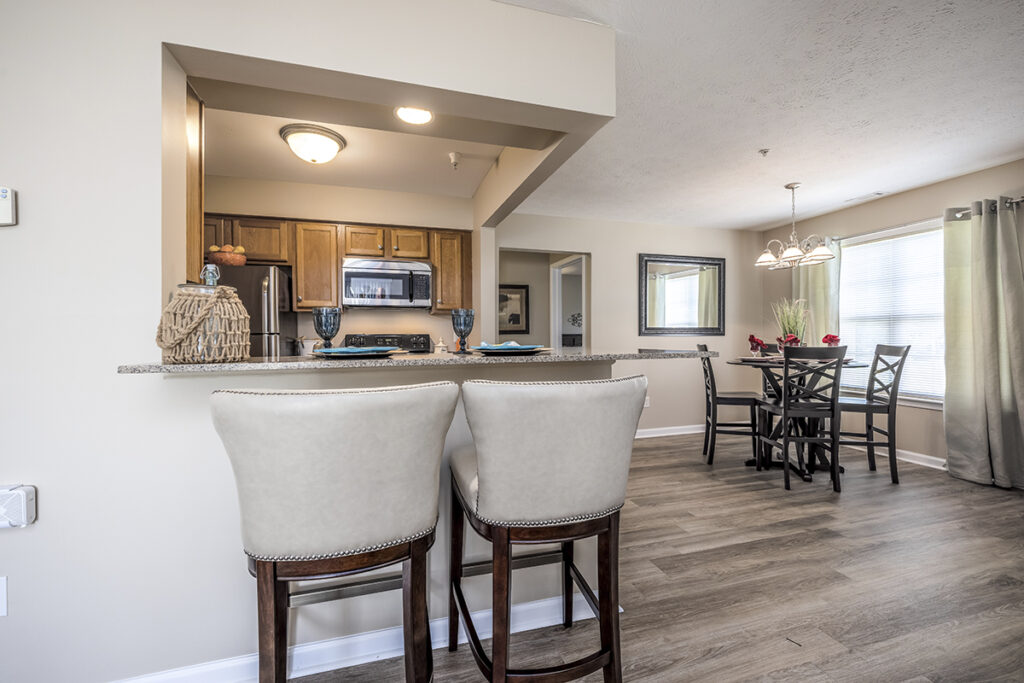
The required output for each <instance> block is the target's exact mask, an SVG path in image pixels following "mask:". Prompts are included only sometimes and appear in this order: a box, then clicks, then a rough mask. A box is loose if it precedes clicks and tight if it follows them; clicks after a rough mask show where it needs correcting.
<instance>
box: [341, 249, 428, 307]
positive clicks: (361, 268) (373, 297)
mask: <svg viewBox="0 0 1024 683" xmlns="http://www.w3.org/2000/svg"><path fill="white" fill-rule="evenodd" d="M431 277H432V272H431V268H430V264H429V263H421V262H419V261H395V260H392V259H388V260H376V259H356V258H347V259H345V260H344V261H342V263H341V281H342V284H341V286H342V289H341V304H342V305H343V306H371V307H388V308H430V291H431Z"/></svg>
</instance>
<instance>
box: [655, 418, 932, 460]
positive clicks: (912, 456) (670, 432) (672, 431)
mask: <svg viewBox="0 0 1024 683" xmlns="http://www.w3.org/2000/svg"><path fill="white" fill-rule="evenodd" d="M703 433H704V425H676V426H674V427H651V428H649V429H638V430H636V438H638V439H653V438H655V437H659V436H676V435H679V434H703ZM846 448H853V449H854V450H858V451H864V452H865V453H866V452H867V449H866V448H864V447H863V446H846ZM879 453H881V454H882V455H883V457H886V458H887V457H889V454H888V451H887V450H886V449H885V448H884V447H882V448H877V449H875V457H876V458H877V457H878V454H879ZM896 459H897V460H902V461H904V462H910V463H913V464H915V465H921V466H923V467H931V468H932V469H936V470H945V469H946V461H945V460H943V459H942V458H936V457H935V456H934V455H926V454H924V453H916V452H914V451H907V450H904V449H902V448H897V449H896Z"/></svg>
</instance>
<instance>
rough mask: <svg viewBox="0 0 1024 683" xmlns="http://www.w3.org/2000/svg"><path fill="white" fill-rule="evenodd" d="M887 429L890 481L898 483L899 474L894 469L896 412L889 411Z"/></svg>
mask: <svg viewBox="0 0 1024 683" xmlns="http://www.w3.org/2000/svg"><path fill="white" fill-rule="evenodd" d="M885 426H886V428H887V429H888V430H889V474H891V475H892V483H894V484H898V483H900V475H899V472H898V471H897V469H896V414H895V413H889V420H888V422H887V423H886V425H885Z"/></svg>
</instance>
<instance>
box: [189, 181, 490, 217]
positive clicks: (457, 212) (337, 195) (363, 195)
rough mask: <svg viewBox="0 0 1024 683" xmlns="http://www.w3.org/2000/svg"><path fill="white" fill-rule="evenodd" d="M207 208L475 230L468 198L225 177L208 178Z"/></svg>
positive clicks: (270, 214) (216, 211)
mask: <svg viewBox="0 0 1024 683" xmlns="http://www.w3.org/2000/svg"><path fill="white" fill-rule="evenodd" d="M206 210H207V211H208V212H210V213H241V214H249V215H256V216H279V217H282V218H304V219H306V220H311V221H313V220H316V221H336V222H339V223H341V222H345V221H351V222H353V223H384V224H394V225H415V226H421V227H426V228H448V229H454V230H472V229H473V205H472V202H471V200H469V199H461V198H459V197H444V196H441V195H428V194H414V193H411V192H391V191H387V190H369V189H365V188H360V187H338V186H336V185H312V184H307V183H286V182H280V181H273V180H252V179H249V178H227V177H224V176H207V178H206Z"/></svg>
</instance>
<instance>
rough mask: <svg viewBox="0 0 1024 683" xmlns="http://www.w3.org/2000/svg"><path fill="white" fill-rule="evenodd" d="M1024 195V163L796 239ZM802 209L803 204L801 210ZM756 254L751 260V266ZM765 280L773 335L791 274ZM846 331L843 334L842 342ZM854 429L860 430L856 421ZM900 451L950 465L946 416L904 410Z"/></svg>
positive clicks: (823, 219)
mask: <svg viewBox="0 0 1024 683" xmlns="http://www.w3.org/2000/svg"><path fill="white" fill-rule="evenodd" d="M1022 194H1024V159H1021V160H1020V161H1014V162H1012V163H1009V164H1003V165H1001V166H996V167H994V168H990V169H987V170H984V171H978V172H977V173H970V174H968V175H964V176H960V177H958V178H953V179H951V180H944V181H942V182H940V183H934V184H932V185H926V186H925V187H919V188H917V189H914V190H908V191H907V192H900V193H899V194H894V195H891V196H888V197H882V198H881V199H877V200H875V201H873V202H868V203H866V204H860V205H858V206H853V207H850V208H849V209H844V210H842V211H835V212H833V213H829V214H825V215H823V216H817V217H815V218H810V219H808V220H805V221H800V222H798V223H797V224H796V229H797V234H798V235H802V236H806V235H810V234H812V233H816V234H818V235H822V236H828V237H852V236H855V235H863V234H867V233H871V232H877V231H879V230H884V229H886V228H892V227H897V226H901V225H908V224H910V223H916V222H918V221H922V220H926V219H928V218H936V217H940V216H942V212H943V210H945V209H946V208H949V207H954V206H970V204H971V202H973V201H976V200H979V199H986V198H989V199H993V198H997V197H998V196H1000V195H1007V196H1011V197H1019V196H1021V195H1022ZM797 206H798V208H799V204H798V205H797ZM788 236H789V226H786V227H783V228H777V229H775V230H773V231H768V232H764V233H762V234H761V235H760V237H759V238H758V241H757V245H758V246H757V251H760V250H762V249H764V244H765V243H767V242H768V240H770V239H780V240H785V239H786V238H787V237H788ZM755 257H756V253H755V254H752V255H751V257H750V258H751V261H753V259H754V258H755ZM758 270H759V271H761V272H760V274H759V275H760V278H761V291H762V293H763V294H762V310H763V317H764V323H763V325H762V327H763V329H774V328H775V323H774V320H772V317H771V315H772V314H771V303H772V302H774V301H778V300H779V299H780V298H782V297H784V296H785V297H789V296H792V293H793V285H792V277H791V274H790V273H788V272H786V271H776V272H770V273H769V272H764V269H758ZM841 335H842V331H841V330H840V336H841ZM851 420H853V421H852V422H851V423H850V425H849V426H850V427H853V428H856V425H857V424H859V422H858V421H856V420H855V419H854V418H851ZM899 440H900V443H899V445H898V447H899V448H901V449H904V450H909V451H913V452H915V453H923V454H925V455H931V456H935V457H937V458H942V459H945V457H946V442H945V436H944V432H943V426H942V411H941V410H933V409H926V408H914V407H910V406H904V407H901V408H899Z"/></svg>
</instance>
